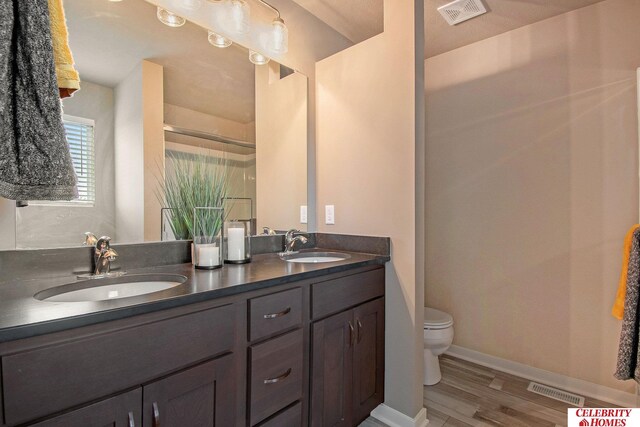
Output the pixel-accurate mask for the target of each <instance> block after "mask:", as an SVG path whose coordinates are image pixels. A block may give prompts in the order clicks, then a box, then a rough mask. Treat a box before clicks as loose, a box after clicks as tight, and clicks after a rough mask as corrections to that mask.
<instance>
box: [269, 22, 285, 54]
mask: <svg viewBox="0 0 640 427" xmlns="http://www.w3.org/2000/svg"><path fill="white" fill-rule="evenodd" d="M271 26H272V31H271V35H270V39H269V50H271V51H272V52H273V53H275V54H277V55H281V54H283V53H287V51H288V50H289V30H288V29H287V26H286V25H284V21H283V20H282V19H280V18H276V19H274V21H273V23H272V24H271Z"/></svg>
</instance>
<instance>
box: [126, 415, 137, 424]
mask: <svg viewBox="0 0 640 427" xmlns="http://www.w3.org/2000/svg"><path fill="white" fill-rule="evenodd" d="M127 419H128V420H129V427H136V420H135V419H134V418H133V412H131V411H129V415H127Z"/></svg>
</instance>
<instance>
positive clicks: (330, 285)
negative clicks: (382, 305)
mask: <svg viewBox="0 0 640 427" xmlns="http://www.w3.org/2000/svg"><path fill="white" fill-rule="evenodd" d="M383 295H384V268H383V267H381V268H377V269H375V270H371V271H365V272H364V273H358V274H352V275H351V276H345V277H340V278H338V279H334V280H327V281H325V282H318V283H314V284H313V285H311V314H312V318H314V319H318V318H320V317H325V316H328V315H330V314H333V313H338V312H340V311H343V310H346V309H348V308H351V307H353V306H356V305H358V304H361V303H363V302H366V301H369V300H372V299H374V298H378V297H381V296H383Z"/></svg>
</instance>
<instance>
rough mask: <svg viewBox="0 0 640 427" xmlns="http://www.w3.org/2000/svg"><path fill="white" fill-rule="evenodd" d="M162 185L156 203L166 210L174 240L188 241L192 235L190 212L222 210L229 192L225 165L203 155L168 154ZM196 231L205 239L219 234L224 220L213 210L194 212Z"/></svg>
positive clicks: (216, 158) (203, 153) (221, 161)
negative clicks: (207, 208) (158, 201)
mask: <svg viewBox="0 0 640 427" xmlns="http://www.w3.org/2000/svg"><path fill="white" fill-rule="evenodd" d="M165 171H166V173H165V178H164V181H162V180H161V181H160V188H161V193H162V194H158V195H157V196H158V199H159V200H160V203H161V204H162V205H163V207H165V208H168V209H170V215H169V224H170V226H171V230H172V231H173V234H174V235H175V237H176V239H179V240H191V239H193V235H194V229H195V225H196V224H194V213H193V210H194V208H197V207H222V206H223V201H224V199H225V197H227V193H228V190H229V174H228V162H227V160H226V159H221V158H218V157H213V156H208V155H207V154H206V153H205V152H202V151H201V152H199V153H198V154H195V155H194V154H187V153H178V152H171V151H170V152H168V153H167V157H166V168H165ZM198 221H199V223H198V230H199V231H200V233H202V232H203V231H204V233H203V234H206V235H207V236H215V235H216V234H218V233H219V231H220V229H221V228H222V224H223V222H224V218H223V217H222V216H221V215H220V212H219V211H216V210H213V209H211V210H202V211H199V212H198Z"/></svg>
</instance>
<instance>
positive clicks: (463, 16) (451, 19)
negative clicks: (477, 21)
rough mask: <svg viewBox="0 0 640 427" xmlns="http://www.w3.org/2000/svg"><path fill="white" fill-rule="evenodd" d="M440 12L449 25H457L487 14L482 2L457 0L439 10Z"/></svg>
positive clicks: (477, 0)
mask: <svg viewBox="0 0 640 427" xmlns="http://www.w3.org/2000/svg"><path fill="white" fill-rule="evenodd" d="M438 12H440V14H441V15H442V16H443V17H444V19H445V20H446V21H447V22H448V23H449V25H456V24H459V23H461V22H464V21H466V20H468V19H471V18H475V17H476V16H478V15H482V14H483V13H487V8H486V7H484V4H482V1H481V0H456V1H453V2H451V3H448V4H445V5H444V6H440V7H439V8H438Z"/></svg>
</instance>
